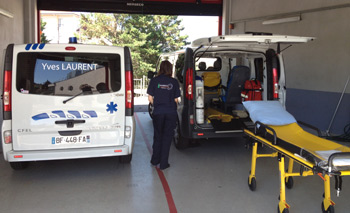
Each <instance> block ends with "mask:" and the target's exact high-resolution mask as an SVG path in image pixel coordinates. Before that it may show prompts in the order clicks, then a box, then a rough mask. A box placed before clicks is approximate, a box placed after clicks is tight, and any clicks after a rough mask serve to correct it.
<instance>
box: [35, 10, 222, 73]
mask: <svg viewBox="0 0 350 213" xmlns="http://www.w3.org/2000/svg"><path fill="white" fill-rule="evenodd" d="M40 17H41V35H40V39H41V42H42V43H68V41H69V37H77V39H78V43H83V44H97V45H108V46H113V45H114V46H116V45H118V46H128V47H130V48H131V50H132V51H131V52H132V54H133V55H132V57H133V59H134V63H135V65H134V68H135V74H136V75H135V77H136V78H142V77H143V76H145V75H146V74H147V72H148V71H153V70H155V66H156V63H157V59H158V57H159V55H160V54H162V53H166V52H172V51H175V50H179V49H183V48H185V46H187V45H189V44H190V43H191V41H192V40H194V39H197V38H199V37H209V36H215V35H218V28H219V21H218V19H219V18H218V16H175V15H171V16H169V15H140V14H116V13H87V12H70V11H40Z"/></svg>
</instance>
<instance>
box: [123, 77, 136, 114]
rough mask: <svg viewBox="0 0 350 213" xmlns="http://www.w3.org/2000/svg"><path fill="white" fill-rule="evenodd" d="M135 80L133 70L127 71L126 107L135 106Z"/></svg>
mask: <svg viewBox="0 0 350 213" xmlns="http://www.w3.org/2000/svg"><path fill="white" fill-rule="evenodd" d="M133 91H134V81H133V75H132V72H131V71H126V72H125V107H126V109H132V108H134V94H133Z"/></svg>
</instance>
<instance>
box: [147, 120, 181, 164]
mask: <svg viewBox="0 0 350 213" xmlns="http://www.w3.org/2000/svg"><path fill="white" fill-rule="evenodd" d="M176 121H177V115H176V114H158V115H153V128H154V137H153V146H152V148H153V155H152V159H151V163H152V164H153V165H157V164H160V165H159V168H160V169H164V168H167V167H168V165H169V162H168V159H169V151H170V145H171V141H172V140H173V137H174V133H175V132H174V130H175V127H176Z"/></svg>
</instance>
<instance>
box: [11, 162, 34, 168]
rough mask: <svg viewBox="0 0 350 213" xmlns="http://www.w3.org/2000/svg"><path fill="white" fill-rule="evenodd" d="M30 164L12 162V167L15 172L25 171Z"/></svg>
mask: <svg viewBox="0 0 350 213" xmlns="http://www.w3.org/2000/svg"><path fill="white" fill-rule="evenodd" d="M28 165H29V162H10V166H11V168H12V169H13V170H23V169H25V168H27V167H28Z"/></svg>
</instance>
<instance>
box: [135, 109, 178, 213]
mask: <svg viewBox="0 0 350 213" xmlns="http://www.w3.org/2000/svg"><path fill="white" fill-rule="evenodd" d="M134 115H135V118H136V121H137V124H138V126H139V128H140V130H141V134H142V137H143V139H144V141H145V143H146V146H147V149H148V151H149V153H150V154H152V147H151V143H150V142H149V140H148V139H147V135H146V133H145V131H144V129H143V127H142V124H141V122H140V119H139V117H138V116H137V114H136V113H134ZM155 168H156V170H157V173H158V177H159V179H160V182H161V183H162V186H163V189H164V193H165V197H166V199H167V202H168V206H169V212H170V213H177V209H176V206H175V202H174V199H173V195H172V194H171V190H170V187H169V184H168V181H167V180H166V177H165V176H164V173H163V171H162V170H160V169H159V168H157V167H155Z"/></svg>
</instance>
